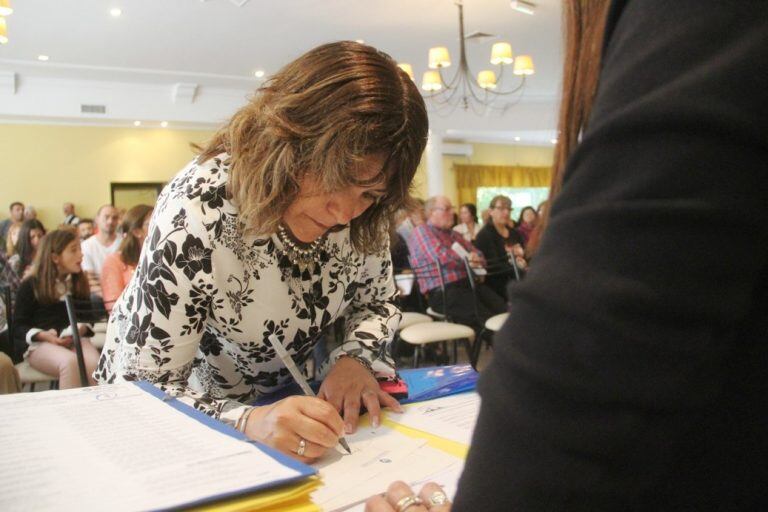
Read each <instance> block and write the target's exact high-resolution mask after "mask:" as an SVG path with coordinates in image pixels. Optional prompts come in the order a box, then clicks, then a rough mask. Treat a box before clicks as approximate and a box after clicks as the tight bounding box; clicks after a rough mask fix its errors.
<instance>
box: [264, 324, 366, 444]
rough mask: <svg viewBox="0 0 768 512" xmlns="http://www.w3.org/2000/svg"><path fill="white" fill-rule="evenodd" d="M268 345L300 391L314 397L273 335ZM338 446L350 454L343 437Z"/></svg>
mask: <svg viewBox="0 0 768 512" xmlns="http://www.w3.org/2000/svg"><path fill="white" fill-rule="evenodd" d="M267 339H268V340H269V343H270V345H272V348H274V349H275V352H276V353H277V357H279V358H280V360H281V361H282V362H283V364H284V365H285V367H286V368H288V371H289V372H290V374H291V377H293V380H295V381H296V384H298V385H299V387H300V388H301V391H302V392H303V393H304V394H305V395H307V396H312V397H314V396H316V395H315V392H314V391H312V388H311V387H309V384H307V381H306V380H305V379H304V376H303V375H302V374H301V371H300V370H299V367H298V366H296V363H295V362H294V361H293V358H292V357H291V356H290V354H288V351H287V350H285V347H284V346H283V344H282V343H280V340H279V339H278V338H277V336H275V335H274V334H271V335H270V336H269V337H268V338H267ZM339 444H340V445H341V446H342V448H344V449H345V450H346V451H347V453H350V454H351V453H352V450H350V448H349V444H347V441H346V439H344V437H340V438H339Z"/></svg>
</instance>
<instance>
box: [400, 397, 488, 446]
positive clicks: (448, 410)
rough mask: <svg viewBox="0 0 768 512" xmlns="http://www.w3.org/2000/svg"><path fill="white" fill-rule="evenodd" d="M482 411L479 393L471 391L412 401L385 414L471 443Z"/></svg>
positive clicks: (420, 428) (407, 424) (407, 423)
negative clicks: (400, 412)
mask: <svg viewBox="0 0 768 512" xmlns="http://www.w3.org/2000/svg"><path fill="white" fill-rule="evenodd" d="M479 413H480V395H478V394H477V393H475V392H472V393H461V394H458V395H451V396H446V397H443V398H438V399H435V400H429V401H428V402H419V403H415V404H409V405H406V406H405V412H404V413H402V414H397V413H395V412H391V411H387V413H386V414H387V418H389V419H391V420H392V421H394V422H396V423H399V424H401V425H405V426H407V427H411V428H415V429H417V430H421V431H424V432H429V433H432V434H436V435H439V436H440V437H444V438H445V439H450V440H451V441H456V442H458V443H462V444H466V445H469V444H470V442H471V441H472V432H473V431H474V430H475V423H477V415H478V414H479Z"/></svg>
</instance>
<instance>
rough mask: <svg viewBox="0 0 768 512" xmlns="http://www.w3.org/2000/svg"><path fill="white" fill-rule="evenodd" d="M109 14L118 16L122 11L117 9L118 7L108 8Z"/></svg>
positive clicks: (114, 16)
mask: <svg viewBox="0 0 768 512" xmlns="http://www.w3.org/2000/svg"><path fill="white" fill-rule="evenodd" d="M109 14H110V15H111V16H112V17H113V18H119V17H120V15H121V14H123V11H122V10H121V9H119V8H117V7H115V8H114V9H110V10H109Z"/></svg>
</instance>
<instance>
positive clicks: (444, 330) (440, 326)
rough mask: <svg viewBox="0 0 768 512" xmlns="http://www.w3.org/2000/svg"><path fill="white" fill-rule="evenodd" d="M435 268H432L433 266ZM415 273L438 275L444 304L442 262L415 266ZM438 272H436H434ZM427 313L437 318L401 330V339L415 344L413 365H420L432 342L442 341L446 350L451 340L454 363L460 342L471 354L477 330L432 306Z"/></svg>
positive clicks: (428, 275)
mask: <svg viewBox="0 0 768 512" xmlns="http://www.w3.org/2000/svg"><path fill="white" fill-rule="evenodd" d="M433 267H434V268H435V270H432V268H433ZM413 271H414V273H416V274H417V277H418V276H419V275H421V276H427V277H438V280H439V283H440V291H441V293H442V294H443V305H445V304H446V301H445V297H446V295H445V282H444V280H443V269H442V265H440V262H435V263H434V264H428V265H424V266H422V267H420V268H414V269H413ZM434 272H436V274H435V273H434ZM427 313H428V314H429V316H430V317H433V318H435V319H436V321H433V322H420V323H416V324H413V325H409V326H407V327H405V328H403V329H402V330H401V331H400V339H401V340H403V341H405V342H407V343H410V344H411V345H414V346H415V350H414V356H413V366H414V367H418V366H419V360H420V358H423V357H424V355H425V352H424V347H425V346H426V345H429V344H431V343H441V344H442V345H443V347H444V350H445V349H447V343H448V342H449V341H450V342H452V344H453V360H454V363H455V362H456V361H457V359H458V348H457V347H458V342H459V341H462V342H464V343H465V347H466V348H467V354H468V355H470V350H469V344H470V343H472V342H473V341H474V339H475V331H474V330H473V329H472V328H471V327H468V326H466V325H462V324H457V323H453V322H451V321H450V318H449V317H448V315H446V314H445V311H443V312H439V311H434V310H432V308H428V309H427Z"/></svg>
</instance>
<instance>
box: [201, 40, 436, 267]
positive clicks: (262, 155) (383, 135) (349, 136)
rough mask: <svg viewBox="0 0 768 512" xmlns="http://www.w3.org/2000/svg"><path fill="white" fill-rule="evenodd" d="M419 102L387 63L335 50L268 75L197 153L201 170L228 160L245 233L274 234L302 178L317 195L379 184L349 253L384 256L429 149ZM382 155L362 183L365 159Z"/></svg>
mask: <svg viewBox="0 0 768 512" xmlns="http://www.w3.org/2000/svg"><path fill="white" fill-rule="evenodd" d="M427 131H428V118H427V111H426V107H425V105H424V99H423V98H422V96H421V94H420V93H419V91H418V88H417V87H416V85H415V84H414V83H413V81H412V80H411V79H410V78H409V77H408V75H406V74H405V72H403V71H402V70H401V69H399V68H398V67H397V64H396V63H395V61H393V60H392V58H391V57H389V56H388V55H386V54H384V53H382V52H380V51H378V50H376V49H375V48H373V47H371V46H367V45H364V44H360V43H356V42H351V41H341V42H336V43H330V44H325V45H322V46H319V47H317V48H315V49H313V50H310V51H309V52H307V53H305V54H304V55H302V56H301V57H299V58H298V59H296V60H295V61H293V62H291V63H290V64H288V65H286V66H285V67H284V68H282V69H281V70H280V71H279V72H277V73H276V74H275V75H274V76H272V77H271V78H270V79H269V80H268V81H267V82H266V83H265V84H264V86H263V87H261V88H259V89H258V90H257V91H256V94H255V95H254V97H253V98H252V99H251V101H250V102H249V103H248V104H247V105H246V106H244V107H243V108H241V109H240V110H239V111H238V112H237V113H236V114H235V115H234V116H233V117H232V119H230V121H229V123H228V124H227V125H226V126H224V127H223V128H221V129H220V130H219V131H218V132H217V133H216V134H215V135H214V137H213V139H212V140H211V141H210V142H209V143H208V144H207V145H206V146H205V148H203V150H202V152H201V154H200V156H199V158H198V161H199V162H201V163H202V162H205V161H206V160H208V159H210V158H212V157H214V156H216V155H218V154H220V153H222V152H226V153H228V154H229V156H230V181H229V185H228V192H229V195H230V197H231V198H232V200H233V202H234V203H235V204H236V205H237V207H238V208H239V210H240V217H241V219H242V221H243V223H244V226H245V230H246V232H248V233H251V234H257V235H267V234H271V233H274V232H275V230H276V229H277V227H278V224H279V222H280V219H281V217H282V215H283V213H284V212H285V210H286V209H287V208H288V206H289V205H290V204H291V203H292V202H293V201H294V200H295V199H296V197H297V195H298V192H299V183H300V181H301V179H302V178H303V177H304V176H306V175H307V174H308V173H311V175H312V177H313V178H315V179H316V180H317V182H318V183H320V184H321V187H322V188H323V189H324V190H323V191H327V192H331V191H337V190H341V189H343V188H345V187H348V186H351V185H357V186H365V185H370V184H371V183H373V182H378V181H380V180H381V178H382V174H383V175H384V176H383V177H384V179H385V182H386V189H387V193H386V195H385V197H383V198H382V199H381V200H380V201H378V202H377V203H376V204H374V205H372V206H371V207H369V208H368V209H367V210H366V211H365V212H364V213H363V214H362V215H360V216H359V217H357V218H355V219H353V220H352V221H351V223H350V233H351V240H352V244H353V246H354V247H355V249H356V250H358V251H360V252H363V253H367V254H370V253H373V252H376V251H380V250H382V249H383V248H384V247H385V245H386V241H387V228H388V226H389V223H390V222H391V219H392V218H393V216H394V214H395V212H397V210H398V209H399V208H400V207H401V206H402V205H403V204H405V202H406V200H407V198H408V196H409V189H410V185H411V181H412V180H413V176H414V174H415V173H416V167H417V166H418V164H419V161H420V159H421V155H422V153H423V151H424V147H425V145H426V141H427ZM370 155H384V156H385V164H384V166H383V168H382V169H381V172H380V173H379V175H377V176H374V177H373V178H369V179H368V180H365V181H364V180H362V179H361V178H360V177H359V176H358V175H357V171H358V170H359V169H360V168H361V165H360V164H361V163H362V160H363V158H365V157H366V156H370Z"/></svg>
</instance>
